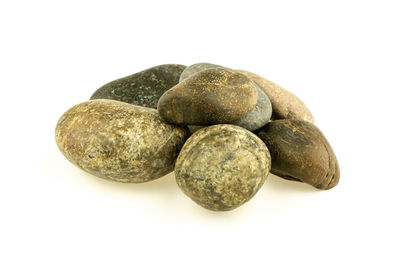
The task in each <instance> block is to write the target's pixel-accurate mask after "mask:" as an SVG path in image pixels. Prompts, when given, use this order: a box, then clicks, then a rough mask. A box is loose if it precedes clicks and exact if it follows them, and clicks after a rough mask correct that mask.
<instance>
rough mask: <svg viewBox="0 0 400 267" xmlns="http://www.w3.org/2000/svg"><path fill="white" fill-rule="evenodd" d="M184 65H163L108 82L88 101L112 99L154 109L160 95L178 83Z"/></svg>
mask: <svg viewBox="0 0 400 267" xmlns="http://www.w3.org/2000/svg"><path fill="white" fill-rule="evenodd" d="M185 68H186V66H184V65H176V64H165V65H159V66H155V67H152V68H150V69H147V70H144V71H141V72H138V73H135V74H132V75H130V76H127V77H124V78H121V79H118V80H115V81H112V82H109V83H107V84H105V85H103V86H102V87H100V88H99V89H97V91H96V92H94V94H93V95H92V97H91V98H90V99H112V100H117V101H122V102H126V103H129V104H133V105H137V106H142V107H149V108H156V107H157V102H158V99H159V98H160V97H161V95H162V94H163V93H164V92H165V91H167V90H168V89H170V88H171V87H173V86H174V85H176V84H177V83H178V82H179V77H180V75H181V73H182V71H183V70H184V69H185Z"/></svg>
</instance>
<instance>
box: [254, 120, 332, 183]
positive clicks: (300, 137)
mask: <svg viewBox="0 0 400 267" xmlns="http://www.w3.org/2000/svg"><path fill="white" fill-rule="evenodd" d="M258 136H259V137H260V138H261V140H263V141H264V142H265V144H266V145H267V147H268V149H269V151H270V152H271V158H272V167H271V172H272V173H273V174H276V175H278V176H280V177H282V178H286V179H289V180H295V181H301V182H305V183H307V184H310V185H312V186H314V187H316V188H318V189H330V188H332V187H334V186H335V185H337V184H338V182H339V178H340V170H339V164H338V162H337V159H336V156H335V153H334V152H333V149H332V147H331V146H330V144H329V142H328V140H326V138H325V136H324V135H323V134H322V132H321V131H320V130H319V129H318V128H317V127H316V126H315V125H314V124H312V123H310V122H307V121H302V120H277V121H272V122H270V123H268V124H267V125H266V126H265V127H264V128H262V129H261V130H260V132H259V133H258Z"/></svg>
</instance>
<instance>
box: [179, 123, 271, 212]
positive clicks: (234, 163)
mask: <svg viewBox="0 0 400 267" xmlns="http://www.w3.org/2000/svg"><path fill="white" fill-rule="evenodd" d="M270 166H271V158H270V154H269V152H268V148H267V147H266V146H265V144H264V143H263V142H262V141H261V140H260V139H259V138H258V137H257V136H256V135H255V134H253V133H252V132H250V131H248V130H246V129H244V128H241V127H239V126H235V125H230V124H219V125H214V126H210V127H205V128H203V129H200V130H198V131H197V132H196V133H194V134H193V135H192V136H191V137H190V138H189V139H188V140H187V142H186V143H185V145H184V146H183V148H182V150H181V152H180V153H179V156H178V159H177V161H176V164H175V177H176V182H177V184H178V186H179V187H180V188H181V189H182V191H183V192H184V193H185V194H186V195H187V196H188V197H190V198H191V199H192V200H193V201H195V202H196V203H197V204H199V205H200V206H202V207H204V208H206V209H210V210H213V211H228V210H232V209H235V208H237V207H239V206H240V205H242V204H244V203H245V202H247V201H248V200H249V199H251V198H252V197H253V196H254V195H255V194H256V193H257V191H258V190H259V189H260V187H261V186H262V185H263V184H264V182H265V180H266V178H267V175H268V173H269V170H270Z"/></svg>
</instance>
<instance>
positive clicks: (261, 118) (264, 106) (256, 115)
mask: <svg viewBox="0 0 400 267" xmlns="http://www.w3.org/2000/svg"><path fill="white" fill-rule="evenodd" d="M256 89H257V94H258V98H257V104H256V106H255V107H254V108H253V109H252V110H251V111H250V112H249V113H247V114H246V115H244V116H243V117H241V118H240V119H238V120H236V121H233V122H231V123H230V124H234V125H238V126H241V127H243V128H246V129H247V130H249V131H255V130H257V129H259V128H261V127H263V126H264V125H265V124H267V123H268V122H269V120H270V119H271V115H272V106H271V101H269V98H268V96H267V95H266V94H265V93H264V92H263V91H262V90H261V89H260V87H258V86H257V85H256Z"/></svg>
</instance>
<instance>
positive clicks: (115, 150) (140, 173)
mask: <svg viewBox="0 0 400 267" xmlns="http://www.w3.org/2000/svg"><path fill="white" fill-rule="evenodd" d="M187 135H188V130H187V129H185V128H182V127H179V126H176V125H170V124H167V123H165V122H163V121H162V120H161V118H160V117H159V115H158V113H157V111H156V110H155V109H151V108H145V107H139V106H134V105H131V104H126V103H123V102H118V101H114V100H91V101H87V102H83V103H81V104H78V105H76V106H74V107H72V108H71V109H69V110H68V111H67V112H65V113H64V115H62V117H61V118H60V120H59V121H58V124H57V127H56V142H57V145H58V147H59V149H60V150H61V152H62V153H63V154H64V156H65V157H66V158H67V159H68V160H69V161H71V162H72V163H73V164H75V165H77V166H78V167H80V168H81V169H83V170H84V171H87V172H89V173H91V174H93V175H96V176H98V177H101V178H105V179H109V180H114V181H118V182H132V183H140V182H146V181H150V180H153V179H156V178H159V177H161V176H163V175H165V174H167V173H169V172H171V171H172V170H173V167H174V163H175V160H176V158H177V156H178V154H179V151H180V149H181V147H182V146H183V144H184V142H185V140H186V138H187Z"/></svg>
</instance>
